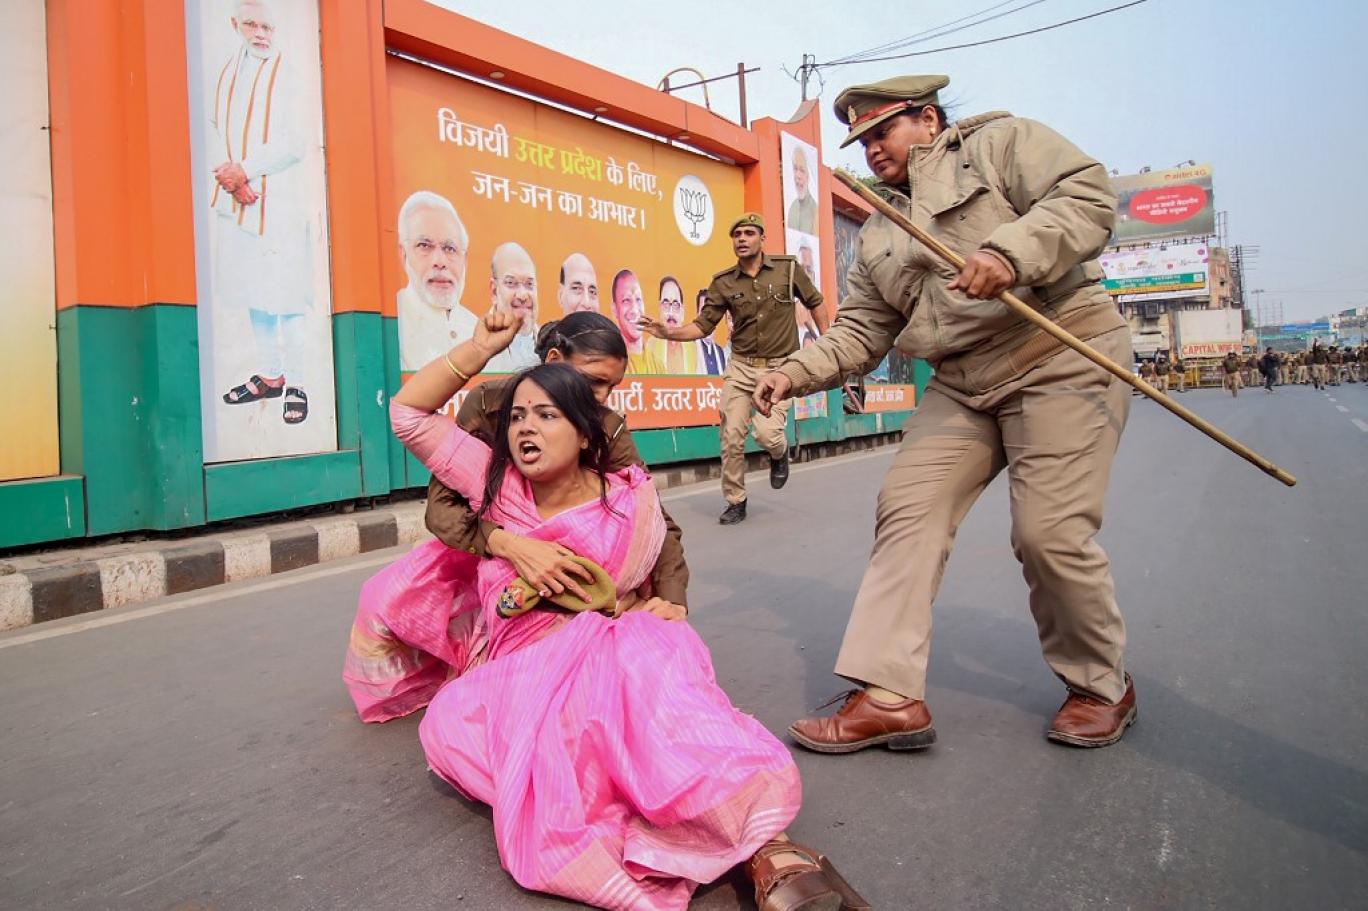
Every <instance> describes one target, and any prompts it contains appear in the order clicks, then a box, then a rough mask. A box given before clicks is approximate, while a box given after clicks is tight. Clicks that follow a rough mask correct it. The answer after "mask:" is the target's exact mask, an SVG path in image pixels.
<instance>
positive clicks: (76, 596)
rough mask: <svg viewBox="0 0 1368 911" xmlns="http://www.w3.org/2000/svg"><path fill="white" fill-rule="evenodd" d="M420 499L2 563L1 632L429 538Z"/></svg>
mask: <svg viewBox="0 0 1368 911" xmlns="http://www.w3.org/2000/svg"><path fill="white" fill-rule="evenodd" d="M900 435H901V434H900V432H893V433H884V434H879V435H878V436H867V437H856V438H852V439H848V440H841V441H823V442H817V443H808V444H804V445H803V446H801V447H800V448H799V449H798V450H797V451H796V452H795V453H794V457H795V461H799V462H810V461H814V460H817V459H821V458H830V457H833V456H840V455H847V454H850V453H855V452H862V451H867V450H873V449H877V448H879V447H881V446H886V445H888V444H890V443H894V442H896V441H897V440H898V438H899V437H900ZM768 468H769V458H768V457H767V456H766V455H765V454H764V453H759V452H757V453H751V454H749V455H748V456H747V469H748V470H752V471H758V470H762V469H764V470H768ZM721 473H722V472H721V463H720V462H719V461H718V460H716V459H710V460H705V461H700V462H694V463H687V464H684V465H669V466H661V467H659V468H657V469H655V470H654V471H653V472H652V474H653V475H654V477H655V480H656V486H657V487H658V488H659V489H661V490H667V489H669V488H671V487H681V486H684V485H687V484H697V483H699V482H702V481H709V480H714V479H716V478H720V477H721ZM425 505H426V504H425V502H424V501H408V502H403V503H396V504H391V505H387V506H382V507H379V508H376V509H374V510H367V511H363V512H355V513H350V514H347V515H341V516H319V517H317V518H314V519H308V520H303V521H300V520H295V521H287V522H281V523H278V524H273V525H263V526H258V527H256V528H252V529H249V530H230V531H220V532H214V531H207V532H206V533H205V534H203V535H201V536H199V537H196V538H189V539H186V538H181V539H177V540H149V541H141V542H138V543H134V544H114V545H107V544H91V545H89V546H87V547H85V548H81V549H76V550H71V551H62V552H58V553H55V554H37V555H28V556H17V557H10V558H0V632H3V631H6V630H14V629H21V628H23V627H26V626H31V625H33V624H35V623H44V622H46V621H48V620H60V619H62V618H65V617H75V616H77V615H80V614H88V613H92V612H94V611H99V610H104V609H106V608H113V607H126V606H128V605H130V604H141V603H144V602H147V601H152V600H155V599H157V598H161V597H164V596H166V595H178V594H181V593H183V592H189V591H195V590H197V589H202V588H209V587H212V586H215V585H223V584H224V583H227V582H239V581H241V580H243V579H255V578H260V577H263V576H269V575H273V574H275V573H282V572H287V571H289V570H292V569H299V568H301V567H305V566H312V565H314V564H317V563H327V562H329V561H332V560H340V559H343V558H345V557H353V556H356V555H357V554H363V553H368V552H370V551H373V550H384V549H385V548H387V547H395V546H397V545H400V544H414V543H416V542H418V541H421V540H423V539H425V538H427V537H429V534H428V530H427V528H426V526H425V525H424V524H423V511H424V509H425Z"/></svg>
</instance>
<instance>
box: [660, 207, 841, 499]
mask: <svg viewBox="0 0 1368 911" xmlns="http://www.w3.org/2000/svg"><path fill="white" fill-rule="evenodd" d="M731 239H732V251H733V252H734V253H735V254H736V265H735V266H731V267H728V268H726V269H723V270H722V271H721V272H719V273H717V274H716V275H714V276H713V279H712V283H711V284H709V285H708V290H707V292H706V294H707V297H706V301H705V303H704V304H703V307H702V309H701V310H700V311H699V313H698V317H697V318H696V319H695V320H694V321H693V322H692V323H690V324H689V325H687V326H675V327H671V326H667V325H665V324H664V323H662V322H661V321H660V320H653V319H642V320H641V323H640V326H641V328H642V329H644V330H646V331H647V332H650V333H651V334H652V335H654V336H655V337H656V338H663V339H667V340H669V341H675V342H682V341H694V340H696V339H700V338H703V337H705V336H708V335H711V334H712V333H713V330H715V329H716V328H717V324H718V323H720V322H722V317H723V316H725V315H726V314H727V313H730V314H731V317H732V330H731V349H732V353H731V361H730V362H729V363H728V364H727V372H726V373H725V374H724V375H723V381H722V403H721V406H720V409H719V410H720V411H721V418H722V428H721V437H722V440H721V444H722V496H723V497H724V498H725V499H726V501H727V508H726V510H724V511H723V513H722V515H721V516H720V517H719V518H718V521H719V522H721V523H722V524H723V525H735V524H736V523H738V522H741V521H743V520H744V519H745V518H746V433H747V431H748V430H749V431H750V432H752V433H754V435H755V442H756V443H757V444H758V445H759V446H760V448H761V449H764V450H765V452H767V453H769V457H770V486H771V487H773V488H774V489H775V490H778V489H779V488H781V487H783V486H784V484H786V483H787V482H788V476H789V459H788V439H787V438H786V437H785V436H784V425H785V423H786V422H787V420H788V410H789V403H788V402H782V403H780V404H779V405H778V406H777V407H775V408H772V409H766V410H765V412H764V413H763V414H757V413H756V410H755V408H754V406H753V404H752V402H751V394H752V393H753V392H754V391H755V383H756V380H758V379H759V378H760V376H761V375H762V374H764V373H765V371H767V370H771V369H773V368H775V367H777V366H779V365H780V364H781V363H783V361H784V358H786V357H787V356H788V355H790V354H792V353H793V352H795V351H797V350H798V318H797V315H796V312H795V309H794V306H793V304H794V301H797V302H798V303H801V304H802V305H803V306H805V307H807V308H808V309H809V310H810V311H812V318H813V321H814V322H815V323H816V324H817V331H819V332H825V331H826V329H827V323H828V320H827V315H826V308H825V307H824V306H823V303H824V301H823V299H822V293H821V292H820V291H818V290H817V288H816V286H815V285H813V284H812V279H811V278H810V277H809V276H808V274H807V270H805V269H804V268H803V267H802V266H800V265H799V264H798V260H797V259H796V258H794V257H792V256H772V255H769V254H767V253H765V252H764V250H763V246H764V241H765V220H764V219H763V218H761V217H760V216H759V215H757V214H755V213H754V212H747V213H746V214H745V215H742V216H741V217H740V218H738V219H737V220H736V221H734V222H732V226H731Z"/></svg>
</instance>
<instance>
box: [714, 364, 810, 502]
mask: <svg viewBox="0 0 1368 911" xmlns="http://www.w3.org/2000/svg"><path fill="white" fill-rule="evenodd" d="M782 362H783V358H775V359H774V365H775V366H776V367H777V366H778V365H779V364H780V363H782ZM771 369H772V368H769V367H753V366H751V365H750V364H745V363H742V362H741V361H740V360H738V359H737V358H735V357H733V358H732V359H731V361H730V362H729V363H728V364H727V372H726V373H725V374H723V377H722V407H721V409H719V410H720V411H721V416H722V429H721V437H722V496H723V497H725V498H726V500H727V502H728V503H744V502H745V501H746V434H747V433H748V432H751V433H754V434H755V442H756V444H757V445H759V447H760V448H761V449H763V450H765V452H767V453H769V455H770V457H771V458H775V459H777V458H779V457H780V456H782V455H783V454H784V453H785V452H787V451H788V440H787V439H786V438H785V437H784V426H785V424H786V423H787V422H788V413H789V409H790V408H792V407H793V400H792V399H785V400H784V401H783V402H780V403H779V404H778V405H776V406H775V407H774V408H773V409H772V410H771V411H770V416H769V417H765V416H764V415H763V414H760V413H759V412H758V411H756V410H755V407H754V406H753V405H752V404H751V393H753V392H755V384H756V381H758V380H759V379H760V377H761V376H763V375H764V374H766V373H768V372H769V371H770V370H771Z"/></svg>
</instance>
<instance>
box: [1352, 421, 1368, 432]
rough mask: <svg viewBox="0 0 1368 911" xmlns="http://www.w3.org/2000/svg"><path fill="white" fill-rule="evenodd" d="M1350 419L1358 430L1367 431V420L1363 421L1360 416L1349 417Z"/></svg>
mask: <svg viewBox="0 0 1368 911" xmlns="http://www.w3.org/2000/svg"><path fill="white" fill-rule="evenodd" d="M1350 420H1352V421H1353V422H1354V426H1355V427H1357V428H1358V429H1359V430H1362V431H1363V432H1364V433H1368V422H1365V421H1364V420H1363V419H1362V418H1351V419H1350Z"/></svg>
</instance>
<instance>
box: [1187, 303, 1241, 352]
mask: <svg viewBox="0 0 1368 911" xmlns="http://www.w3.org/2000/svg"><path fill="white" fill-rule="evenodd" d="M1175 315H1176V316H1177V317H1178V350H1179V351H1180V352H1182V355H1183V357H1189V358H1197V357H1221V356H1223V355H1224V354H1225V353H1226V352H1228V351H1234V352H1235V353H1237V354H1238V353H1239V352H1240V350H1241V349H1242V348H1243V347H1244V311H1243V310H1230V309H1227V310H1186V311H1183V312H1180V313H1177V314H1175Z"/></svg>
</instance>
